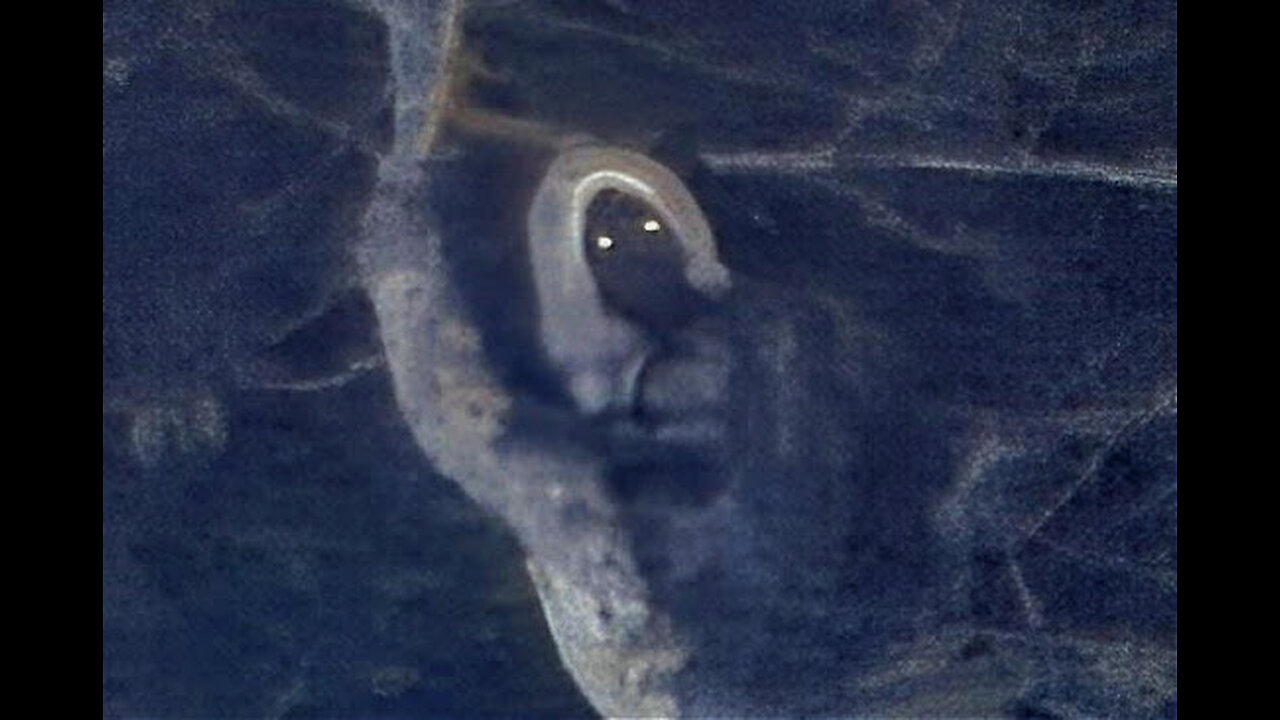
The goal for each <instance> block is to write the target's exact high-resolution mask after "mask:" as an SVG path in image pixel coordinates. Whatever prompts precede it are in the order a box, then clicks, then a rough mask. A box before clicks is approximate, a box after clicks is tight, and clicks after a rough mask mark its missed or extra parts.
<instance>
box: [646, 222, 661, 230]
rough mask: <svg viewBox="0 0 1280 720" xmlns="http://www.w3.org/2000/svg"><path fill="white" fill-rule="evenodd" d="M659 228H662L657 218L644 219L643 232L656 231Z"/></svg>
mask: <svg viewBox="0 0 1280 720" xmlns="http://www.w3.org/2000/svg"><path fill="white" fill-rule="evenodd" d="M661 229H662V224H661V223H659V222H658V221H657V220H645V221H644V231H645V232H658V231H659V230H661Z"/></svg>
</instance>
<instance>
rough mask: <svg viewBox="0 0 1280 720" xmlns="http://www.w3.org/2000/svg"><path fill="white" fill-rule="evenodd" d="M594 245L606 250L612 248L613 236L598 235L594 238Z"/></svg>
mask: <svg viewBox="0 0 1280 720" xmlns="http://www.w3.org/2000/svg"><path fill="white" fill-rule="evenodd" d="M596 247H598V248H600V249H601V250H608V249H610V248H612V247H613V238H611V237H609V236H608V235H601V236H600V237H598V238H596Z"/></svg>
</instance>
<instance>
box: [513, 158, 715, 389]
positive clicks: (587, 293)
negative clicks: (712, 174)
mask: <svg viewBox="0 0 1280 720" xmlns="http://www.w3.org/2000/svg"><path fill="white" fill-rule="evenodd" d="M603 190H617V191H620V192H624V193H628V194H631V195H634V196H636V197H638V198H640V199H641V200H644V201H645V202H646V203H648V204H649V205H650V206H651V207H653V209H654V210H655V211H656V212H657V213H658V214H659V215H660V216H661V217H662V219H663V220H664V221H665V222H666V224H667V226H668V227H669V228H671V230H672V232H673V234H674V235H675V237H676V238H678V239H679V242H680V243H681V244H682V245H683V247H684V250H685V252H686V254H687V257H688V259H687V261H686V265H685V268H684V271H685V278H686V279H687V280H688V281H689V284H690V285H691V286H692V287H693V288H695V289H696V290H698V291H699V292H701V293H703V294H705V295H707V296H708V297H711V298H716V297H719V296H721V295H722V294H723V293H724V292H726V291H727V290H728V289H729V287H730V282H731V281H730V278H729V271H728V270H727V269H726V268H725V267H724V266H723V265H721V264H720V261H719V258H718V256H717V252H716V244H715V238H714V237H713V236H712V234H711V227H710V225H709V224H708V223H707V219H706V217H705V216H704V215H703V213H702V210H701V208H699V207H698V203H697V202H696V201H695V200H694V199H693V196H692V195H691V194H690V193H689V191H688V189H687V188H685V186H684V184H683V183H682V182H680V179H679V178H677V177H676V176H675V175H674V174H673V173H672V172H671V171H670V170H668V169H667V168H665V167H663V166H662V165H660V164H658V163H657V162H654V161H653V160H651V159H649V158H647V157H645V156H644V155H641V154H639V153H635V152H631V151H628V150H623V149H620V148H614V147H608V146H604V145H596V144H585V145H580V146H576V147H571V148H569V149H567V150H565V151H564V152H563V153H561V154H560V155H559V156H558V157H557V158H556V159H555V160H554V161H553V162H552V163H551V165H550V167H549V168H548V169H547V173H546V175H545V177H544V178H543V180H542V182H541V184H540V185H539V186H538V190H537V192H536V194H535V195H534V198H533V203H532V205H531V206H530V208H529V216H528V239H529V254H530V258H531V262H532V266H533V274H534V285H535V288H536V290H537V294H538V312H539V321H540V323H541V336H542V342H543V346H544V350H545V351H546V353H547V356H548V358H549V359H550V361H551V363H552V365H554V366H555V368H556V370H557V371H558V372H559V373H560V374H561V377H562V379H563V380H564V381H565V384H566V386H567V387H568V389H569V392H570V394H571V395H572V396H573V399H574V401H575V402H576V403H577V405H578V408H579V409H580V410H582V411H583V412H587V413H595V412H599V411H601V410H604V409H606V408H608V407H612V406H617V405H619V404H624V403H626V402H629V401H630V397H631V390H632V385H633V383H634V380H635V376H636V373H638V371H639V368H640V365H641V364H642V362H643V359H644V354H645V350H646V341H645V339H644V338H643V336H642V335H641V334H640V333H639V332H638V331H637V330H636V329H635V328H633V327H632V326H631V325H630V324H629V323H627V322H626V321H625V320H623V319H622V318H620V317H618V316H616V315H612V314H610V313H609V312H608V310H607V309H606V307H605V305H604V303H603V302H602V300H601V297H600V293H599V289H598V288H597V286H596V282H595V279H594V277H593V276H592V274H591V269H590V267H589V266H588V264H587V257H586V250H585V247H584V243H583V237H582V236H583V231H584V225H585V215H586V211H587V208H588V207H589V206H590V204H591V201H592V199H594V198H595V196H596V195H597V194H598V193H599V192H601V191H603Z"/></svg>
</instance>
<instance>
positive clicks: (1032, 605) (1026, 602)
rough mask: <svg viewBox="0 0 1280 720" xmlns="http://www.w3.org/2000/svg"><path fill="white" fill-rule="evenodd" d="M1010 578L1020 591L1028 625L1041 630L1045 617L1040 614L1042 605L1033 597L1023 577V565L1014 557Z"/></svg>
mask: <svg viewBox="0 0 1280 720" xmlns="http://www.w3.org/2000/svg"><path fill="white" fill-rule="evenodd" d="M1009 576H1010V577H1011V578H1013V586H1014V587H1015V588H1017V590H1018V602H1019V603H1020V604H1021V605H1022V614H1023V615H1024V616H1025V617H1026V619H1027V625H1028V626H1030V627H1031V628H1032V629H1036V628H1039V627H1040V626H1041V625H1043V624H1044V617H1043V616H1042V615H1041V614H1040V603H1039V602H1038V601H1037V600H1036V599H1035V597H1033V596H1032V595H1031V590H1030V588H1028V587H1027V581H1026V579H1025V578H1023V577H1022V565H1021V564H1020V563H1019V562H1018V561H1017V560H1016V559H1014V558H1013V557H1012V556H1010V557H1009Z"/></svg>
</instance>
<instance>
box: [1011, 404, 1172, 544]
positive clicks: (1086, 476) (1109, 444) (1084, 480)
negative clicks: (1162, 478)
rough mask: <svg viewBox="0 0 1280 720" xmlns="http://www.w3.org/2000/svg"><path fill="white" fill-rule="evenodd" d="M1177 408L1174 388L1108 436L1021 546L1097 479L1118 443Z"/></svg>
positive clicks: (1033, 525)
mask: <svg viewBox="0 0 1280 720" xmlns="http://www.w3.org/2000/svg"><path fill="white" fill-rule="evenodd" d="M1177 407H1178V388H1177V386H1174V387H1173V388H1172V389H1170V390H1166V391H1164V392H1161V393H1159V394H1158V395H1157V396H1156V401H1155V403H1154V404H1152V405H1150V406H1148V407H1146V408H1144V409H1142V410H1140V411H1139V412H1138V413H1137V414H1135V415H1133V416H1132V417H1131V418H1130V419H1129V421H1128V422H1126V423H1125V424H1124V425H1122V426H1121V427H1120V428H1118V429H1116V430H1115V431H1113V432H1112V433H1110V434H1109V435H1108V437H1107V438H1106V441H1105V442H1104V443H1103V445H1102V447H1100V448H1099V449H1098V451H1097V452H1095V453H1094V454H1093V456H1092V457H1090V458H1089V463H1088V464H1087V465H1086V466H1085V468H1084V470H1083V471H1082V472H1081V473H1080V477H1079V478H1077V479H1076V481H1075V482H1074V483H1072V484H1071V486H1070V487H1069V488H1067V490H1066V492H1064V493H1062V495H1061V496H1059V497H1058V499H1057V500H1056V501H1055V502H1054V503H1053V505H1051V506H1050V507H1049V508H1048V509H1047V510H1045V512H1044V513H1043V514H1042V515H1041V516H1040V518H1039V519H1037V520H1036V522H1035V523H1034V524H1032V526H1031V529H1030V530H1029V531H1028V532H1027V534H1026V535H1025V536H1024V537H1023V540H1022V542H1023V544H1025V543H1027V542H1029V541H1030V540H1031V539H1032V538H1034V537H1035V536H1036V534H1037V533H1039V532H1040V531H1041V530H1042V529H1043V528H1044V526H1045V524H1047V523H1048V522H1049V520H1051V519H1053V516H1054V515H1057V514H1058V511H1059V510H1061V509H1062V508H1063V507H1065V506H1066V504H1067V503H1069V502H1071V499H1072V498H1074V497H1075V496H1076V493H1078V492H1079V491H1080V489H1081V488H1083V487H1084V486H1085V485H1088V484H1089V483H1090V482H1092V481H1093V480H1095V479H1096V478H1097V477H1098V470H1099V469H1100V468H1101V467H1102V463H1103V460H1104V459H1105V458H1106V457H1107V455H1109V454H1110V452H1111V451H1112V450H1113V449H1114V448H1115V446H1116V445H1117V444H1119V442H1120V441H1121V440H1123V439H1125V438H1127V437H1129V436H1131V435H1132V434H1133V433H1135V432H1137V430H1138V429H1140V428H1142V427H1143V426H1145V425H1146V424H1147V423H1149V422H1151V421H1152V420H1154V419H1155V418H1158V417H1162V416H1163V415H1165V414H1166V413H1168V412H1174V413H1176V412H1177Z"/></svg>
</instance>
